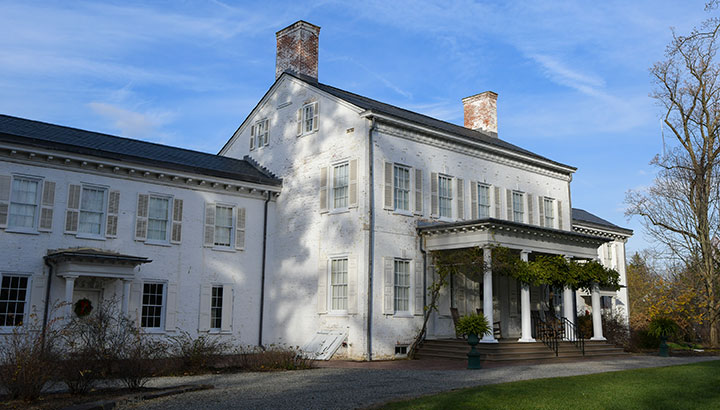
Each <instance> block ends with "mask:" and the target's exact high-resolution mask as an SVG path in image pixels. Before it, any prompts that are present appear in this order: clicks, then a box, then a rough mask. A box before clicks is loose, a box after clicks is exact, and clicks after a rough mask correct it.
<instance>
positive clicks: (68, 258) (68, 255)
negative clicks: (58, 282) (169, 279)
mask: <svg viewBox="0 0 720 410" xmlns="http://www.w3.org/2000/svg"><path fill="white" fill-rule="evenodd" d="M45 260H47V261H49V262H55V263H59V262H85V263H101V264H113V265H132V266H138V265H141V264H143V263H149V262H152V260H150V259H149V258H147V257H144V256H132V255H123V254H121V253H117V252H112V251H108V250H104V249H97V248H69V249H55V250H49V251H48V254H47V255H46V256H45Z"/></svg>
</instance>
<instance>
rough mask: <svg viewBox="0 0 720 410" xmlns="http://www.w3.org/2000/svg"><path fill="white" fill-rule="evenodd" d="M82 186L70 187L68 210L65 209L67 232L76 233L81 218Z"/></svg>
mask: <svg viewBox="0 0 720 410" xmlns="http://www.w3.org/2000/svg"><path fill="white" fill-rule="evenodd" d="M81 191H82V186H80V185H72V184H71V185H70V187H69V188H68V199H67V210H66V211H65V233H70V234H76V233H77V231H78V223H79V220H80V192H81Z"/></svg>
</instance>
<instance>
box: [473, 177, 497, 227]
mask: <svg viewBox="0 0 720 410" xmlns="http://www.w3.org/2000/svg"><path fill="white" fill-rule="evenodd" d="M481 187H482V188H487V216H484V217H482V216H480V208H481V207H485V206H486V205H485V204H481V203H480V188H481ZM491 192H492V185H490V184H486V183H484V182H478V183H477V198H476V200H477V215H478V219H483V218H492V202H493V201H492V198H491V197H490V196H491V195H492V194H491Z"/></svg>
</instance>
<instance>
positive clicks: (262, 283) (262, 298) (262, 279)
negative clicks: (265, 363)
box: [258, 191, 272, 347]
mask: <svg viewBox="0 0 720 410" xmlns="http://www.w3.org/2000/svg"><path fill="white" fill-rule="evenodd" d="M271 195H272V193H271V192H270V191H267V198H266V199H265V210H264V212H263V245H262V268H261V270H260V272H261V273H260V327H259V329H258V346H259V347H263V343H262V339H263V314H264V313H265V254H266V253H267V217H268V203H269V202H270V196H271Z"/></svg>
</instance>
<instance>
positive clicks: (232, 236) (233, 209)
mask: <svg viewBox="0 0 720 410" xmlns="http://www.w3.org/2000/svg"><path fill="white" fill-rule="evenodd" d="M213 206H214V207H215V225H214V227H215V228H214V231H213V232H214V233H213V235H217V227H218V224H217V220H218V218H217V209H218V206H221V207H224V208H230V214H231V215H230V218H231V220H232V226H230V244H228V245H217V244H216V242H215V236H213V246H212V249H214V250H221V251H233V252H234V251H235V230H236V229H237V228H236V226H237V215H236V214H237V209H236V208H237V205H235V204H230V203H227V202H215V203H214V204H213ZM223 228H227V227H223Z"/></svg>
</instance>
